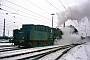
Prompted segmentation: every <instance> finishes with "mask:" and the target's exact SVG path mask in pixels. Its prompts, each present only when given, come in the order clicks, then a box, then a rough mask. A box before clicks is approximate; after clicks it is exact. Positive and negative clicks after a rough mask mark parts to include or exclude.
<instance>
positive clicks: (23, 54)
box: [0, 44, 79, 60]
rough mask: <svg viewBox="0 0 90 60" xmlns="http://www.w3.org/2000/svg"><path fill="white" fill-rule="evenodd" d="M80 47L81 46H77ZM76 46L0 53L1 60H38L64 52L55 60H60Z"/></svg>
mask: <svg viewBox="0 0 90 60" xmlns="http://www.w3.org/2000/svg"><path fill="white" fill-rule="evenodd" d="M77 45H79V44H77ZM77 45H76V44H71V45H65V46H59V45H57V46H51V47H50V46H49V47H40V48H28V49H21V50H12V51H8V52H7V51H6V52H0V54H1V55H0V60H9V59H10V60H11V59H13V60H25V59H27V60H28V59H29V60H30V59H32V60H38V59H41V58H43V57H45V56H47V55H49V54H52V53H55V52H57V51H60V50H62V54H60V55H59V56H58V57H56V59H55V60H58V59H59V58H60V57H61V56H62V55H63V54H65V53H67V52H68V51H69V50H70V49H71V48H73V47H75V46H77Z"/></svg>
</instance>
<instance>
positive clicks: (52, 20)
mask: <svg viewBox="0 0 90 60" xmlns="http://www.w3.org/2000/svg"><path fill="white" fill-rule="evenodd" d="M51 15H52V28H53V15H55V14H54V13H53V14H51Z"/></svg>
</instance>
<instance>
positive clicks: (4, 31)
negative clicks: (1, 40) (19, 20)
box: [3, 19, 5, 37]
mask: <svg viewBox="0 0 90 60" xmlns="http://www.w3.org/2000/svg"><path fill="white" fill-rule="evenodd" d="M3 37H5V19H4V28H3Z"/></svg>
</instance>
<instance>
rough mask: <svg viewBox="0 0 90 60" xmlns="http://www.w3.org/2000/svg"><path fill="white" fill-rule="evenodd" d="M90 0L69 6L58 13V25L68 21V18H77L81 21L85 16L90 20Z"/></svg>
mask: <svg viewBox="0 0 90 60" xmlns="http://www.w3.org/2000/svg"><path fill="white" fill-rule="evenodd" d="M89 6H90V0H85V1H83V2H82V3H79V4H75V5H73V6H69V7H68V8H67V9H66V10H65V11H62V13H61V12H60V13H57V16H58V20H59V22H58V26H60V25H61V24H63V23H64V22H66V21H67V20H69V19H70V20H77V21H81V20H82V19H83V18H84V17H87V18H88V20H90V7H89Z"/></svg>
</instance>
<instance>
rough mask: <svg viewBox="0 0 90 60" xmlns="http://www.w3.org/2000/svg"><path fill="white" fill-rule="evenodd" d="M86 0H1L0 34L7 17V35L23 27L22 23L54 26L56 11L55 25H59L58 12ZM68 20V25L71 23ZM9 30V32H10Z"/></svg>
mask: <svg viewBox="0 0 90 60" xmlns="http://www.w3.org/2000/svg"><path fill="white" fill-rule="evenodd" d="M82 1H85V0H38V1H36V0H0V8H2V10H0V36H1V35H2V34H3V20H4V19H6V35H9V36H10V35H12V30H13V29H16V28H20V27H22V24H40V25H46V26H50V27H51V26H52V23H51V22H52V19H51V18H52V16H51V14H52V13H54V14H55V15H54V16H53V17H54V19H53V20H54V27H56V26H57V22H58V19H57V18H58V17H57V15H56V13H57V12H62V11H63V10H65V8H68V7H69V6H73V5H75V4H79V3H82ZM70 24H73V25H75V23H73V22H72V21H68V22H67V23H66V25H70ZM8 31H9V32H8Z"/></svg>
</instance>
